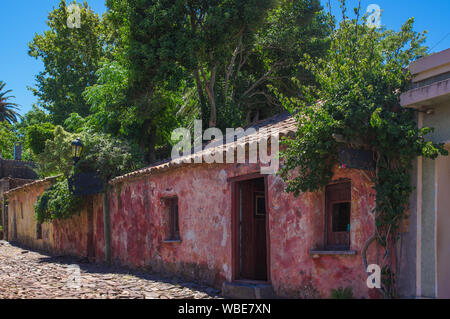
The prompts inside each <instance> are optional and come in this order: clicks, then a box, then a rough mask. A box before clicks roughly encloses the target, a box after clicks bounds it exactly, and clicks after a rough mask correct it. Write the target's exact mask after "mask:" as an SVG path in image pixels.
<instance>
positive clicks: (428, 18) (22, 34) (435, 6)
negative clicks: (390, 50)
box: [0, 0, 450, 114]
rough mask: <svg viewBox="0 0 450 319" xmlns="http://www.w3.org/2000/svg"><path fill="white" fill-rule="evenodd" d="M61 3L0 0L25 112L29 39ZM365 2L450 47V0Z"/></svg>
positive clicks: (13, 85) (32, 71) (393, 22)
mask: <svg viewBox="0 0 450 319" xmlns="http://www.w3.org/2000/svg"><path fill="white" fill-rule="evenodd" d="M322 1H323V0H322ZM87 2H88V4H89V5H90V6H91V7H92V8H93V10H94V11H95V12H97V13H99V14H102V13H103V12H104V11H105V10H106V9H105V5H104V3H105V1H104V0H88V1H87ZM347 2H348V7H349V8H353V7H355V6H357V3H358V1H357V0H347ZM58 3H59V0H0V12H1V13H2V19H0V39H1V44H2V46H1V49H0V80H2V81H5V82H6V83H7V89H12V90H13V93H12V94H13V95H15V96H16V99H15V102H16V103H18V104H19V105H20V107H21V110H20V113H21V114H24V113H26V112H27V111H29V110H30V109H31V106H32V105H33V103H36V102H37V100H36V98H35V97H34V96H33V95H32V94H31V92H29V91H28V90H27V86H33V85H34V77H35V75H36V74H38V73H39V71H41V70H42V64H41V62H40V61H38V60H35V59H34V58H31V57H30V56H28V53H27V51H28V43H29V42H30V41H31V40H32V39H33V37H34V34H35V33H42V32H43V31H44V30H46V29H47V25H46V24H45V22H46V19H47V15H48V12H49V11H51V10H52V9H53V7H57V6H58ZM323 3H324V4H325V1H324V2H323ZM361 3H362V9H363V10H364V11H365V10H366V8H367V6H368V5H369V4H377V5H378V6H379V7H380V8H381V9H382V10H383V13H382V16H381V24H382V25H384V26H386V27H387V28H389V29H394V30H398V29H399V28H400V26H401V24H402V23H403V22H404V21H406V19H408V18H410V17H414V18H415V29H416V31H423V30H428V31H429V33H428V40H427V45H428V46H429V47H434V48H433V50H432V51H433V52H437V51H441V50H445V49H447V48H450V18H449V15H450V1H449V0H427V1H424V0H369V1H366V0H363V1H362V2H361ZM331 4H332V7H333V13H334V14H335V15H337V17H339V16H340V14H339V12H340V11H339V3H338V1H337V0H331ZM439 42H440V43H439Z"/></svg>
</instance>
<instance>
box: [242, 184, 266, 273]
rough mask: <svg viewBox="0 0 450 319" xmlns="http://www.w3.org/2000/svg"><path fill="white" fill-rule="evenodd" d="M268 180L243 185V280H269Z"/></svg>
mask: <svg viewBox="0 0 450 319" xmlns="http://www.w3.org/2000/svg"><path fill="white" fill-rule="evenodd" d="M265 196H266V194H265V186H264V179H257V180H250V181H245V182H241V183H240V199H241V205H240V208H241V209H240V216H241V218H240V219H241V225H240V226H241V232H240V233H241V236H240V237H241V245H240V247H241V249H240V252H241V254H240V256H241V267H240V269H241V272H240V277H241V279H250V280H267V243H266V198H265Z"/></svg>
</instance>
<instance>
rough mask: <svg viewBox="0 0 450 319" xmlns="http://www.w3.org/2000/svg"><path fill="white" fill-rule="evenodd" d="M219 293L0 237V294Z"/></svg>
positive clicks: (11, 296)
mask: <svg viewBox="0 0 450 319" xmlns="http://www.w3.org/2000/svg"><path fill="white" fill-rule="evenodd" d="M72 265H78V266H79V269H80V271H79V273H80V275H81V276H79V277H78V276H76V274H77V273H78V270H77V269H78V268H77V266H75V267H74V266H72ZM77 278H78V279H77ZM219 293H220V291H219V290H217V289H214V288H209V287H205V286H201V285H199V284H195V283H189V282H185V281H183V280H181V279H176V278H165V277H162V276H156V275H152V274H148V273H141V272H134V271H130V270H124V269H122V268H115V267H108V266H106V265H99V264H92V263H88V262H87V261H84V262H83V260H81V259H79V258H78V259H77V258H73V257H64V256H58V257H51V256H48V255H45V254H43V253H39V252H35V251H30V250H26V249H24V248H21V247H18V246H15V245H11V244H9V243H7V242H5V241H0V299H5V298H6V299H41V298H45V299H73V298H76V299H211V298H219Z"/></svg>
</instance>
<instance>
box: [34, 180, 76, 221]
mask: <svg viewBox="0 0 450 319" xmlns="http://www.w3.org/2000/svg"><path fill="white" fill-rule="evenodd" d="M82 207H83V198H82V197H79V196H74V195H73V194H71V193H70V191H69V186H68V184H67V179H61V180H60V181H59V182H57V183H55V184H54V185H53V186H52V187H50V188H49V189H47V190H46V191H45V192H44V193H43V194H42V196H41V198H40V199H39V200H38V202H37V203H36V205H35V214H36V215H35V216H36V220H37V221H38V222H39V223H44V222H48V221H51V220H53V219H69V218H71V217H72V216H73V215H74V214H77V213H79V212H80V211H81V209H82Z"/></svg>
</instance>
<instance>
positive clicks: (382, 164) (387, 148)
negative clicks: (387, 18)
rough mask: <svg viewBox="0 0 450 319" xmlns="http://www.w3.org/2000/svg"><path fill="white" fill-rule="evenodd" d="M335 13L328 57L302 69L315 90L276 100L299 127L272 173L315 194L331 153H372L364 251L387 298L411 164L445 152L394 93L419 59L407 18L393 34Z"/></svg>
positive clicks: (329, 171) (333, 157)
mask: <svg viewBox="0 0 450 319" xmlns="http://www.w3.org/2000/svg"><path fill="white" fill-rule="evenodd" d="M343 7H344V11H343V13H344V14H343V21H342V22H341V24H340V26H339V28H338V29H336V30H334V32H333V34H332V42H331V47H330V50H329V52H328V55H327V56H326V58H325V59H319V60H314V59H309V61H308V62H307V63H306V64H305V67H306V68H308V69H310V70H311V71H312V73H313V74H314V76H315V79H316V81H317V83H318V86H317V87H304V86H303V87H302V88H301V89H302V91H303V92H304V94H305V100H304V101H295V102H290V101H287V100H284V101H285V105H286V107H287V108H288V109H289V110H291V111H292V112H296V118H297V120H298V125H299V128H298V131H297V134H296V138H295V139H293V140H286V142H285V143H286V144H287V147H288V148H287V150H286V151H285V152H284V154H283V156H284V158H285V166H284V167H283V168H282V170H281V172H280V173H281V175H282V176H283V178H284V179H285V180H286V182H287V190H288V191H289V192H293V193H294V194H295V195H298V194H299V193H300V192H308V191H318V190H321V189H322V188H323V187H324V186H325V185H327V184H328V183H329V182H330V181H331V180H332V178H333V169H334V168H335V167H336V165H337V151H338V148H339V147H342V146H345V145H346V144H347V145H348V144H350V145H352V144H353V147H363V148H366V149H371V150H373V151H375V152H376V154H377V164H376V177H375V178H374V184H375V187H374V188H375V191H376V209H375V211H374V212H373V213H374V214H375V223H376V224H375V234H374V236H373V237H372V238H371V239H370V240H369V242H368V243H367V245H366V246H368V245H370V244H371V243H372V242H376V243H377V245H379V247H381V249H382V250H383V251H384V254H383V258H382V260H381V261H379V264H380V265H381V266H382V273H383V287H382V289H381V292H382V293H383V294H384V295H385V296H387V297H394V296H395V295H396V289H395V288H396V286H395V283H396V270H395V265H397V264H396V262H395V258H396V256H395V244H396V242H397V239H398V229H399V226H400V223H401V222H402V220H403V219H404V218H405V211H406V210H407V208H408V204H409V195H410V194H411V191H412V187H411V185H410V171H411V169H412V163H413V160H414V158H415V157H416V156H424V157H427V158H433V159H434V158H436V157H437V156H438V155H439V154H446V153H447V152H446V151H445V150H444V149H443V146H442V145H436V144H433V143H432V142H429V141H427V140H426V138H425V136H426V135H427V134H428V133H429V132H430V131H431V129H430V128H426V127H425V128H421V129H418V128H417V125H416V120H415V119H416V115H415V113H414V112H413V111H412V110H410V109H405V108H401V107H400V94H401V92H404V91H405V90H406V89H407V86H408V84H409V81H410V74H409V72H406V71H405V70H406V68H407V66H408V65H409V64H410V62H411V61H414V60H415V59H417V58H418V57H420V56H422V55H423V54H424V48H423V47H422V43H423V41H424V37H423V34H418V33H416V32H414V31H413V19H410V20H408V21H407V22H406V23H405V24H404V25H403V26H402V28H401V30H400V31H399V32H394V31H391V30H377V29H374V28H373V29H371V28H369V27H367V26H366V25H365V24H364V23H361V21H360V20H359V19H358V18H356V19H354V20H349V19H348V18H346V16H345V6H343ZM356 13H357V16H359V11H358V10H356ZM363 21H364V19H363ZM336 136H340V138H338V139H337V138H336ZM342 141H346V143H343V142H342ZM366 249H367V247H366ZM363 257H365V251H363Z"/></svg>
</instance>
